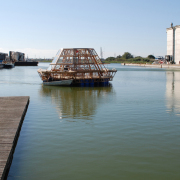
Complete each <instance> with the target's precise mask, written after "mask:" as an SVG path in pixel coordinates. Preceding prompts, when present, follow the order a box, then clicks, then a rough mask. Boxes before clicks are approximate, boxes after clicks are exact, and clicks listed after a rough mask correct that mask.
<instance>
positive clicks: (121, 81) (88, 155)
mask: <svg viewBox="0 0 180 180" xmlns="http://www.w3.org/2000/svg"><path fill="white" fill-rule="evenodd" d="M47 66H48V64H46V63H44V64H43V63H41V64H40V65H39V67H16V68H14V69H11V70H0V77H1V79H0V87H1V88H0V89H1V90H0V96H22V95H23V96H30V104H29V108H28V111H27V114H26V117H25V120H24V123H23V126H22V130H21V133H20V137H19V140H18V144H17V147H16V150H15V153H14V159H13V162H12V166H11V169H10V172H9V176H8V180H22V179H27V180H32V179H33V180H34V179H35V180H36V179H37V180H39V179H43V180H46V179H47V180H49V179H53V180H55V179H57V180H59V179H62V180H100V179H102V180H119V179H123V180H132V179H133V180H144V179H146V180H152V179H158V180H159V179H163V180H169V179H171V180H176V179H177V180H179V179H180V171H179V169H180V71H166V70H163V69H150V68H141V67H128V66H121V65H119V64H111V65H109V68H116V69H117V70H118V72H117V74H116V76H115V78H114V81H113V82H112V87H101V88H100V87H99V88H92V87H90V88H87V87H86V88H79V87H43V86H42V83H41V80H40V78H39V76H38V74H37V69H38V68H46V67H47Z"/></svg>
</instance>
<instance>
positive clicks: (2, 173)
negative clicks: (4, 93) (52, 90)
mask: <svg viewBox="0 0 180 180" xmlns="http://www.w3.org/2000/svg"><path fill="white" fill-rule="evenodd" d="M28 105H29V97H28V96H20V97H0V180H5V179H6V178H7V175H8V172H9V169H10V166H11V162H12V159H13V153H14V150H15V147H16V144H17V140H18V137H19V133H20V130H21V126H22V123H23V120H24V117H25V115H26V111H27V108H28Z"/></svg>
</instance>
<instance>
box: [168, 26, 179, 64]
mask: <svg viewBox="0 0 180 180" xmlns="http://www.w3.org/2000/svg"><path fill="white" fill-rule="evenodd" d="M166 32H167V56H169V57H170V58H171V59H172V61H173V62H174V63H175V64H180V25H178V26H173V23H171V27H170V28H167V29H166Z"/></svg>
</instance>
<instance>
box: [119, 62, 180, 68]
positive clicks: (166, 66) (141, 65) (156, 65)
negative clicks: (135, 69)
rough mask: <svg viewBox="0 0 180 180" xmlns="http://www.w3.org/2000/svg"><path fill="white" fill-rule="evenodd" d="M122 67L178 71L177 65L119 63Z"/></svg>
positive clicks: (179, 66)
mask: <svg viewBox="0 0 180 180" xmlns="http://www.w3.org/2000/svg"><path fill="white" fill-rule="evenodd" d="M121 65H124V66H140V67H150V68H167V69H180V65H179V64H178V65H177V64H131V63H128V64H127V63H121Z"/></svg>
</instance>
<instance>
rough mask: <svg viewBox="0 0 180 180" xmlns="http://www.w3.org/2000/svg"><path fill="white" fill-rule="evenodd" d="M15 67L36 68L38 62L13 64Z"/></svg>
mask: <svg viewBox="0 0 180 180" xmlns="http://www.w3.org/2000/svg"><path fill="white" fill-rule="evenodd" d="M15 66H38V62H17V61H16V62H15Z"/></svg>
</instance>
